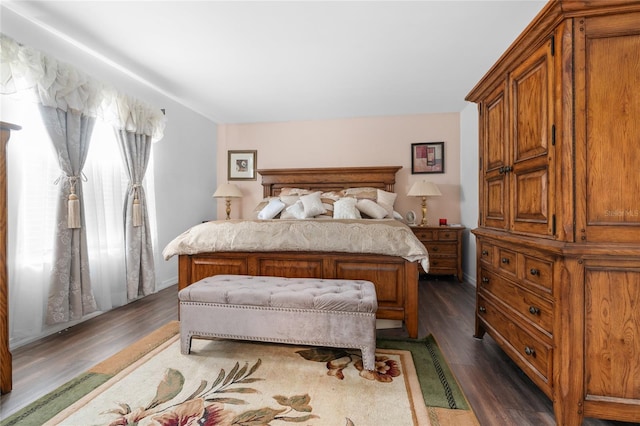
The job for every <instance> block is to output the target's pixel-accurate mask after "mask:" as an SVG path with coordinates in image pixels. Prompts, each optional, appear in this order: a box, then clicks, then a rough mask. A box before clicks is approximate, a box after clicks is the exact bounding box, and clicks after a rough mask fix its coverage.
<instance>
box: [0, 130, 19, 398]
mask: <svg viewBox="0 0 640 426" xmlns="http://www.w3.org/2000/svg"><path fill="white" fill-rule="evenodd" d="M20 129H21V127H20V126H17V125H15V124H11V123H5V122H0V394H3V393H7V392H10V391H11V388H12V386H13V385H12V379H11V375H12V373H11V370H12V368H11V366H12V362H11V360H12V356H11V352H10V351H9V277H8V273H7V153H6V146H7V142H9V138H10V137H11V131H12V130H20Z"/></svg>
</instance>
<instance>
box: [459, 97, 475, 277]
mask: <svg viewBox="0 0 640 426" xmlns="http://www.w3.org/2000/svg"><path fill="white" fill-rule="evenodd" d="M478 148H479V146H478V109H477V106H476V104H472V103H469V104H468V105H467V106H466V107H465V108H464V109H463V110H462V112H461V113H460V151H461V152H462V153H463V154H462V155H460V182H461V185H460V212H461V220H462V223H463V224H464V226H466V227H467V229H466V230H465V232H464V238H463V253H464V254H465V255H464V256H463V258H462V270H463V271H464V279H465V281H466V282H470V283H472V284H473V285H476V257H475V254H476V239H475V237H474V236H473V234H472V233H471V230H472V229H475V228H476V227H477V226H478V208H479V206H478V156H479V153H478Z"/></svg>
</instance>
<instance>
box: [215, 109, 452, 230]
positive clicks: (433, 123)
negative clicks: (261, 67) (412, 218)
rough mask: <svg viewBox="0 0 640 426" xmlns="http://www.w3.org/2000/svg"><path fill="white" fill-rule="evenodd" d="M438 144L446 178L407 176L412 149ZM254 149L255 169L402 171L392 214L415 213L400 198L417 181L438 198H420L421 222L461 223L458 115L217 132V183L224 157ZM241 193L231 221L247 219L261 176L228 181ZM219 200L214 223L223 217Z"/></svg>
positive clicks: (415, 205)
mask: <svg viewBox="0 0 640 426" xmlns="http://www.w3.org/2000/svg"><path fill="white" fill-rule="evenodd" d="M440 141H444V142H445V156H444V159H445V173H442V174H416V175H412V174H411V144H412V143H416V142H440ZM228 150H257V151H258V156H257V166H258V169H261V168H263V169H269V168H294V167H349V166H402V169H401V170H400V171H399V172H398V173H397V175H396V177H397V179H396V186H395V190H396V192H397V193H398V199H397V201H396V206H395V207H396V210H397V211H398V212H400V213H401V214H403V215H404V214H405V213H406V212H407V211H408V210H413V211H415V212H416V214H417V217H418V218H421V217H422V213H421V209H420V204H421V200H420V199H418V198H415V197H407V196H406V193H407V192H408V191H409V188H410V187H411V185H412V184H413V183H414V182H416V181H418V180H421V179H425V180H431V181H433V182H434V183H436V184H437V185H438V187H439V188H440V191H441V192H442V194H443V195H442V196H441V197H430V198H428V199H427V209H428V210H427V211H428V213H427V218H428V221H429V223H430V224H437V223H438V219H439V218H447V220H448V221H449V223H460V220H461V215H460V115H459V114H458V113H447V114H418V115H406V116H386V117H365V118H351V119H336V120H317V121H295V122H277V123H252V124H220V125H218V152H217V170H218V172H217V178H218V183H223V182H226V181H227V151H228ZM234 183H236V184H237V185H238V187H239V188H240V190H241V191H242V192H243V194H244V197H243V198H242V199H241V200H234V201H233V202H232V208H231V211H232V213H231V216H232V217H233V218H238V217H243V218H246V217H249V216H250V215H251V213H252V211H253V209H254V207H255V206H256V205H257V204H258V203H259V201H260V200H261V199H262V186H261V185H260V175H258V179H257V180H255V181H234ZM224 204H225V203H224V201H222V200H221V201H219V202H218V203H217V217H218V218H224V217H225V213H224V208H225V205H224Z"/></svg>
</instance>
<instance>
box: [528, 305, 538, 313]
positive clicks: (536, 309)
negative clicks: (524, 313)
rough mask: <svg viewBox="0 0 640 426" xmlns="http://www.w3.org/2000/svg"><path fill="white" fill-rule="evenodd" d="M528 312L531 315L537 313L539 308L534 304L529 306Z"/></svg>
mask: <svg viewBox="0 0 640 426" xmlns="http://www.w3.org/2000/svg"><path fill="white" fill-rule="evenodd" d="M529 313H530V314H531V315H539V314H540V309H538V308H536V307H535V306H529Z"/></svg>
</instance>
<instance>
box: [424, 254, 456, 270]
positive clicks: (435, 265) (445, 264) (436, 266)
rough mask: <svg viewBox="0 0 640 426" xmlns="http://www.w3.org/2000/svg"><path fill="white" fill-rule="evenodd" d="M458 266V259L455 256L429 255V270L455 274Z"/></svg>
mask: <svg viewBox="0 0 640 426" xmlns="http://www.w3.org/2000/svg"><path fill="white" fill-rule="evenodd" d="M457 267H458V260H457V259H456V258H455V257H434V256H430V257H429V272H431V273H445V271H444V270H445V269H446V270H447V271H446V272H447V273H449V274H455V273H456V268H457Z"/></svg>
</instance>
